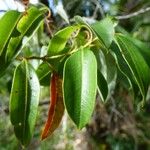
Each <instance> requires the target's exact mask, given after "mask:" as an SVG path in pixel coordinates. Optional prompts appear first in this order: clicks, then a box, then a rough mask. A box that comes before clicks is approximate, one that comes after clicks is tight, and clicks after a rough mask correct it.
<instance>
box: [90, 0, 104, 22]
mask: <svg viewBox="0 0 150 150" xmlns="http://www.w3.org/2000/svg"><path fill="white" fill-rule="evenodd" d="M93 3H94V4H95V5H96V8H95V11H94V13H93V17H92V18H94V19H95V18H96V15H97V14H96V13H97V10H98V9H99V11H100V14H101V17H102V18H104V17H105V13H104V10H103V8H102V6H101V4H100V3H99V2H98V1H97V0H93Z"/></svg>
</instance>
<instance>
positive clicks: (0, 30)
mask: <svg viewBox="0 0 150 150" xmlns="http://www.w3.org/2000/svg"><path fill="white" fill-rule="evenodd" d="M20 17H21V13H19V12H17V11H15V10H10V11H8V12H6V14H5V15H4V16H3V17H2V18H1V19H0V55H1V54H2V53H5V52H6V47H7V44H8V42H9V40H10V38H11V37H12V36H15V34H16V33H17V32H16V31H15V30H16V25H17V23H18V21H19V19H20ZM4 51H5V52H4Z"/></svg>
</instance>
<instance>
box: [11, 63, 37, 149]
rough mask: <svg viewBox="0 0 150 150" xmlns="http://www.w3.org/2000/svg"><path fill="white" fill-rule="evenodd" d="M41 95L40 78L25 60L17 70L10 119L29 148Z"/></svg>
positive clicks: (20, 139) (16, 131)
mask: <svg viewBox="0 0 150 150" xmlns="http://www.w3.org/2000/svg"><path fill="white" fill-rule="evenodd" d="M39 95H40V85H39V81H38V77H37V75H36V73H35V70H34V69H33V67H32V66H31V65H30V64H28V63H27V61H26V60H23V61H22V63H21V64H20V65H19V66H18V67H17V68H16V70H15V73H14V77H13V84H12V89H11V96H10V119H11V123H12V124H13V126H14V131H15V134H16V137H17V138H18V140H19V141H20V142H21V144H22V145H24V146H27V145H28V144H29V142H30V140H31V138H32V136H33V131H34V126H35V122H36V116H37V110H38V104H39Z"/></svg>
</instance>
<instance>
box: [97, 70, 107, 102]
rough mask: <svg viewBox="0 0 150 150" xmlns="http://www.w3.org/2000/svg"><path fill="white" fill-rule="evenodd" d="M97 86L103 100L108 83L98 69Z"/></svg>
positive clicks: (105, 96)
mask: <svg viewBox="0 0 150 150" xmlns="http://www.w3.org/2000/svg"><path fill="white" fill-rule="evenodd" d="M97 86H98V93H99V95H100V97H101V100H102V101H103V102H105V100H106V98H107V95H108V85H107V81H106V79H105V78H104V76H103V74H102V73H101V72H100V71H99V70H98V71H97Z"/></svg>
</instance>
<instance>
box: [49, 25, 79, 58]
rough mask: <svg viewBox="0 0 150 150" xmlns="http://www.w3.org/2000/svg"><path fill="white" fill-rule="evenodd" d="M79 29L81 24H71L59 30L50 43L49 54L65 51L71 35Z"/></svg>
mask: <svg viewBox="0 0 150 150" xmlns="http://www.w3.org/2000/svg"><path fill="white" fill-rule="evenodd" d="M77 29H79V26H69V27H66V28H64V29H62V30H60V31H58V32H57V33H56V34H55V35H54V36H53V38H52V39H51V41H50V43H49V45H48V56H54V55H58V54H62V53H64V51H63V50H64V48H65V46H66V43H67V41H68V40H69V38H70V37H71V35H72V34H73V33H74V32H75V31H76V30H77Z"/></svg>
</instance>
